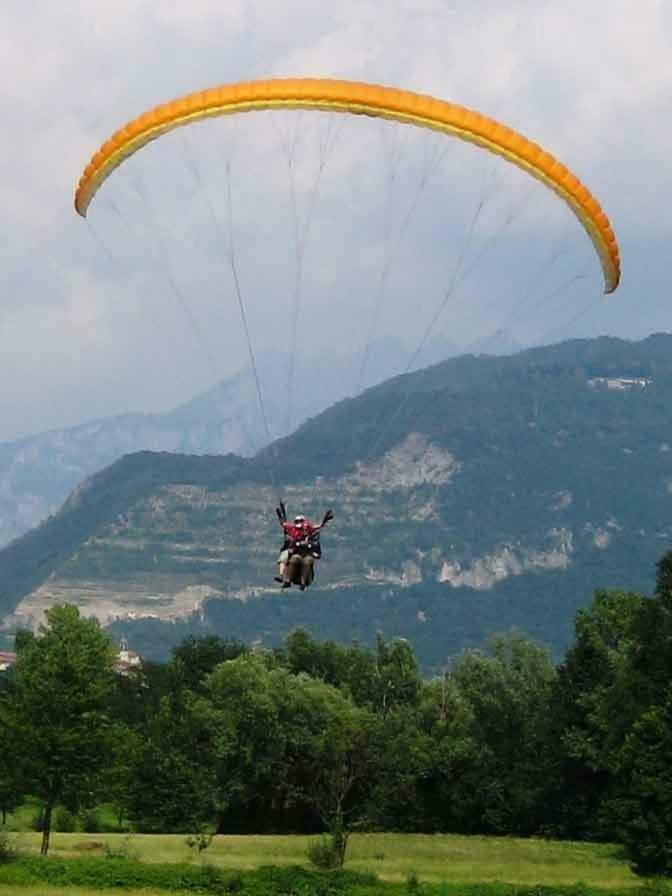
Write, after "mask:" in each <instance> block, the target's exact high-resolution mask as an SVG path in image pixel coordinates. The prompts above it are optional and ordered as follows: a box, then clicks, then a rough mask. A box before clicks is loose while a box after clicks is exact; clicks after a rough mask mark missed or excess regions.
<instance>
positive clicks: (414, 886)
mask: <svg viewBox="0 0 672 896" xmlns="http://www.w3.org/2000/svg"><path fill="white" fill-rule="evenodd" d="M406 889H407V890H408V892H409V893H417V892H418V890H419V889H420V878H419V877H418V872H417V871H409V872H408V874H407V875H406Z"/></svg>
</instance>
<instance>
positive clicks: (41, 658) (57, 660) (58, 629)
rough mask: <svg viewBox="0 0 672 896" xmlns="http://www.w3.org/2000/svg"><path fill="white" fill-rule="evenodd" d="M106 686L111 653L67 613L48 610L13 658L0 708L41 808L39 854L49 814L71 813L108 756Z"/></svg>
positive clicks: (45, 846) (88, 623) (91, 623)
mask: <svg viewBox="0 0 672 896" xmlns="http://www.w3.org/2000/svg"><path fill="white" fill-rule="evenodd" d="M113 687H114V650H113V648H112V646H111V644H110V642H109V640H108V638H107V637H106V636H105V634H104V633H103V632H102V631H101V630H100V627H99V625H98V623H97V622H96V621H95V620H92V619H82V618H81V617H80V615H79V612H78V610H77V609H76V607H73V606H68V605H64V606H57V607H53V608H51V609H50V610H48V611H47V621H46V624H45V625H44V626H42V628H41V630H40V633H39V636H38V637H36V638H34V639H32V640H30V641H29V642H28V643H26V644H25V645H24V646H23V649H22V650H21V651H20V652H19V655H18V658H17V662H16V667H15V676H14V685H13V688H12V690H11V692H10V693H9V695H8V698H7V700H6V701H5V702H4V703H3V704H2V707H1V708H0V712H1V713H2V718H0V726H2V725H4V727H5V730H6V732H7V733H8V734H9V737H10V743H11V748H12V751H13V754H14V756H15V757H17V759H18V762H19V765H20V768H21V772H22V777H23V780H24V781H25V782H26V786H29V789H30V792H31V793H32V794H33V795H35V796H36V797H38V798H39V799H40V800H41V801H42V804H43V810H44V823H43V831H42V846H41V853H42V855H46V854H47V852H48V851H49V837H50V833H51V818H52V812H53V809H54V807H55V806H56V805H57V804H58V803H66V804H68V805H70V806H73V807H76V806H78V805H79V804H81V803H82V801H83V800H85V799H87V798H90V797H91V796H92V795H93V794H95V792H96V789H97V786H98V784H99V782H100V773H101V772H102V770H103V769H104V767H105V766H106V764H107V762H108V757H109V751H110V732H111V720H110V717H109V711H108V709H109V700H110V697H111V694H112V690H113Z"/></svg>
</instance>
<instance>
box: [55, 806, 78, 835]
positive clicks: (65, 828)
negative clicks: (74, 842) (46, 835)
mask: <svg viewBox="0 0 672 896" xmlns="http://www.w3.org/2000/svg"><path fill="white" fill-rule="evenodd" d="M51 828H52V830H54V831H60V832H61V833H63V834H71V833H72V832H73V831H74V830H76V829H77V816H76V815H75V814H74V813H73V812H71V811H70V810H69V809H66V808H65V807H64V806H59V807H58V808H57V809H56V810H55V812H54V817H53V819H52V822H51Z"/></svg>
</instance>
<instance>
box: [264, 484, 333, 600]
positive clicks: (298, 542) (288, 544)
mask: <svg viewBox="0 0 672 896" xmlns="http://www.w3.org/2000/svg"><path fill="white" fill-rule="evenodd" d="M275 512H276V515H277V517H278V520H279V522H280V525H281V527H282V531H283V534H284V541H283V544H282V548H281V549H280V554H279V556H278V575H277V576H276V577H275V581H276V582H281V583H282V587H283V588H291V586H292V584H294V585H298V586H299V588H300V589H301V591H304V590H305V589H306V588H307V587H308V586H309V585H310V584H311V583H312V581H313V579H314V577H315V560H319V559H320V558H321V556H322V546H321V544H320V531H321V530H322V529H323V528H324V526H326V525H327V523H328V522H329V521H330V520H333V518H334V514H333V513H332V511H331V510H327V512H326V513H325V514H324V517H323V518H322V522H321V523H320V524H319V525H317V526H316V525H315V524H314V523H312V522H311V521H310V520H309V519H308V518H307V517H305V516H303V515H301V514H299V515H297V516H295V517H294V521H293V522H292V523H290V522H288V521H287V510H286V508H285V505H284V503H283V502H282V501H281V502H280V505H279V506H278V507H276V509H275Z"/></svg>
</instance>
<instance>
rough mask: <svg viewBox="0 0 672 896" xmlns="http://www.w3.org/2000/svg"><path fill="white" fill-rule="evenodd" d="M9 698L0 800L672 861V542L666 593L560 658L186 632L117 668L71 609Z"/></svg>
mask: <svg viewBox="0 0 672 896" xmlns="http://www.w3.org/2000/svg"><path fill="white" fill-rule="evenodd" d="M17 650H18V660H17V663H16V666H15V667H14V668H13V670H12V672H11V674H9V675H8V676H7V677H6V679H5V682H4V689H3V690H2V692H1V693H0V807H1V808H2V810H3V812H5V811H8V810H10V809H12V808H13V807H14V806H16V805H17V804H18V803H19V802H20V800H21V799H22V798H25V797H27V796H31V797H34V798H35V797H36V798H38V799H39V800H41V802H42V805H43V807H44V812H43V825H42V826H43V852H45V853H46V851H47V849H48V841H49V830H50V827H51V817H52V812H53V811H54V809H55V808H56V807H57V806H65V807H67V808H68V809H70V810H71V811H78V810H79V811H81V810H83V809H86V808H87V807H88V808H91V807H93V806H95V805H96V804H97V803H102V802H105V803H112V804H114V805H115V806H116V807H117V811H118V814H119V821H120V823H121V822H122V821H123V820H124V819H127V820H128V821H130V823H131V824H132V825H133V827H134V828H135V829H136V830H138V831H145V832H179V831H190V832H194V831H199V830H200V831H206V830H208V829H209V830H214V831H217V832H220V833H230V832H257V833H260V832H298V831H302V832H313V831H327V832H329V834H330V838H331V839H330V841H329V842H330V848H331V850H332V854H333V856H334V857H335V862H336V864H338V863H342V860H343V856H344V854H345V848H346V844H347V836H348V833H349V832H350V831H351V830H353V829H368V830H381V829H383V830H395V831H415V832H436V831H443V832H460V833H479V834H512V835H519V836H526V835H544V836H552V837H561V838H572V839H597V840H610V841H611V840H613V841H617V842H620V843H622V844H624V846H625V848H626V850H627V852H628V855H629V856H630V859H631V861H632V863H633V866H634V867H635V869H636V870H638V871H639V872H641V873H644V874H663V875H672V761H671V760H672V677H671V673H672V552H670V553H668V554H667V555H665V556H664V557H663V558H662V560H661V561H660V563H659V564H658V576H657V587H656V591H655V593H654V595H653V596H651V597H643V596H640V595H637V594H632V593H624V592H617V591H601V592H598V593H596V594H595V597H594V600H593V603H592V605H591V606H590V608H588V609H585V610H581V611H580V612H579V613H578V614H577V617H576V630H575V638H574V642H573V644H572V645H571V647H570V649H569V650H568V652H567V654H566V656H565V658H564V660H563V662H562V663H561V664H560V665H559V666H556V665H554V664H553V662H552V661H551V659H550V657H549V654H548V653H547V652H546V651H545V650H544V649H543V648H541V647H539V646H538V645H536V644H534V643H532V642H531V641H529V640H527V639H525V638H524V637H523V636H521V635H516V634H509V635H506V636H501V637H497V638H494V639H493V640H492V641H491V642H490V644H489V647H488V649H487V651H470V652H466V653H464V654H463V655H461V656H460V657H459V658H458V659H457V660H455V661H454V662H453V663H452V665H451V666H450V667H449V668H448V669H446V671H445V673H444V674H443V675H442V676H440V677H438V678H435V679H432V680H430V681H427V680H423V679H422V677H421V675H420V673H419V670H418V665H417V663H416V660H415V657H414V654H413V651H412V649H411V646H410V645H409V644H408V643H407V642H406V641H403V640H395V641H392V642H386V641H384V640H383V639H382V638H380V639H379V640H378V643H377V644H376V646H375V648H374V649H368V648H364V647H361V646H359V645H357V644H353V645H352V646H350V647H344V646H339V645H337V644H335V643H332V642H328V641H327V642H318V641H316V640H314V639H313V638H312V637H311V636H310V635H309V634H307V633H306V632H305V631H300V630H299V631H295V632H294V633H293V634H292V635H290V636H289V637H288V638H287V640H286V641H285V643H284V646H283V647H282V648H280V649H276V650H274V651H263V652H258V651H255V650H254V649H251V648H248V647H246V646H244V645H242V644H240V643H236V642H227V641H225V640H222V639H220V638H217V637H215V636H211V637H203V638H190V639H188V640H186V641H185V642H183V643H182V644H181V645H180V646H179V647H177V648H176V649H175V650H174V651H173V655H172V658H171V660H170V662H168V663H167V664H165V665H158V664H146V665H145V666H144V667H143V669H142V671H141V672H138V673H133V674H130V675H127V676H121V675H118V674H116V673H115V672H114V661H115V652H116V651H115V650H114V649H113V648H112V646H111V644H110V642H109V640H108V639H107V637H106V635H105V634H104V633H103V632H101V631H100V629H99V628H98V626H97V624H96V623H95V622H94V621H92V620H84V619H81V618H80V617H79V615H78V613H77V611H76V609H75V608H73V607H68V606H65V607H57V608H54V609H52V610H51V611H50V612H49V614H48V622H47V625H46V626H45V627H44V629H43V630H42V632H41V633H40V635H39V636H37V637H32V636H31V635H29V634H26V633H21V635H20V636H19V637H18V638H17Z"/></svg>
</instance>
